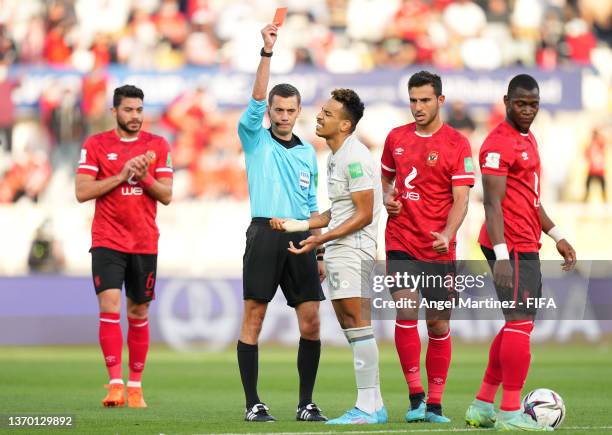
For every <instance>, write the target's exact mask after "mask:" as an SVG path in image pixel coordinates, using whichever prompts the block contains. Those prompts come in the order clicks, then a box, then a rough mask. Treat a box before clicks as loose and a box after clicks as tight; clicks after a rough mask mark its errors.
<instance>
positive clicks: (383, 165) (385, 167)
mask: <svg viewBox="0 0 612 435" xmlns="http://www.w3.org/2000/svg"><path fill="white" fill-rule="evenodd" d="M380 165H381V166H382V167H383V168H384V169H385V170H387V171H389V172H395V169H391V168H390V167H388V166H385V164H384V163H381V164H380Z"/></svg>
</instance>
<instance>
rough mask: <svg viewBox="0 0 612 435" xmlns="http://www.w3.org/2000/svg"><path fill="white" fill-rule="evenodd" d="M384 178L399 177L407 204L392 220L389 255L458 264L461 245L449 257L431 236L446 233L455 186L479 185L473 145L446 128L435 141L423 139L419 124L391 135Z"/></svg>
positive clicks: (452, 246)
mask: <svg viewBox="0 0 612 435" xmlns="http://www.w3.org/2000/svg"><path fill="white" fill-rule="evenodd" d="M381 163H382V169H381V170H382V173H383V174H384V175H385V176H388V177H393V176H395V187H396V188H397V190H398V192H399V199H400V201H401V202H402V211H401V212H400V214H399V215H398V216H395V217H389V219H388V220H387V228H386V231H385V244H386V250H387V251H396V250H398V251H404V252H407V253H408V254H410V255H411V256H413V257H415V258H417V259H419V260H454V259H455V248H456V245H457V242H456V240H455V238H453V240H451V241H450V243H449V251H448V253H446V254H438V253H437V252H436V251H434V250H433V248H432V244H433V242H434V239H433V237H432V235H431V234H430V231H436V232H441V231H443V230H444V228H445V227H446V221H447V219H448V213H449V211H450V209H451V207H452V205H453V186H473V185H474V179H475V178H474V165H473V163H472V152H471V149H470V144H469V142H468V140H467V139H466V138H465V136H463V135H462V134H461V133H459V132H458V131H457V130H455V129H454V128H452V127H450V126H448V125H446V124H443V125H442V127H441V128H440V129H439V130H438V131H437V132H435V133H434V134H433V135H430V136H423V135H420V134H419V133H417V131H416V124H415V123H412V124H407V125H403V126H401V127H397V128H394V129H393V130H391V132H390V133H389V135H388V136H387V140H386V141H385V148H384V150H383V154H382V159H381Z"/></svg>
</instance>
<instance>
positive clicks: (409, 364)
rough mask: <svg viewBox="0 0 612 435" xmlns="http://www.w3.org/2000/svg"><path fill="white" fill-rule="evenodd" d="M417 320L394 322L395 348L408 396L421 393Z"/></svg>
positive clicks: (419, 343)
mask: <svg viewBox="0 0 612 435" xmlns="http://www.w3.org/2000/svg"><path fill="white" fill-rule="evenodd" d="M417 324H418V321H417V320H396V321H395V348H396V349H397V355H398V356H399V360H400V364H401V365H402V371H403V372H404V377H405V378H406V383H407V384H408V391H409V392H410V395H413V394H418V393H422V392H423V384H422V383H421V339H420V338H419V331H418V329H417Z"/></svg>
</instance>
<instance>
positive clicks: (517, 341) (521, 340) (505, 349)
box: [476, 320, 533, 411]
mask: <svg viewBox="0 0 612 435" xmlns="http://www.w3.org/2000/svg"><path fill="white" fill-rule="evenodd" d="M532 330H533V321H531V320H516V321H512V322H506V324H505V325H504V327H503V328H502V329H501V330H500V331H499V333H498V334H497V336H496V337H495V339H494V340H493V343H491V349H490V350H489V363H488V365H487V371H486V372H485V376H484V379H483V381H482V385H481V386H480V391H479V392H478V395H477V396H476V398H477V399H478V400H482V401H483V402H489V403H493V402H495V394H496V393H497V389H498V388H499V384H500V383H502V384H503V394H502V401H501V406H500V409H501V410H502V411H516V410H517V409H520V408H521V389H522V388H523V385H524V384H525V380H526V379H527V373H528V372H529V363H530V362H531V351H530V339H531V331H532Z"/></svg>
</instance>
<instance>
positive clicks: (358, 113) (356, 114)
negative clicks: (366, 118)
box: [331, 89, 365, 133]
mask: <svg viewBox="0 0 612 435" xmlns="http://www.w3.org/2000/svg"><path fill="white" fill-rule="evenodd" d="M331 96H332V98H333V99H334V100H336V101H337V102H339V103H341V104H342V107H343V109H344V113H346V115H347V117H348V119H349V121H351V133H352V132H354V131H355V128H356V127H357V123H358V122H359V120H360V119H361V117H362V116H363V110H364V109H365V106H364V105H363V102H362V101H361V99H360V98H359V95H357V93H356V92H355V91H354V90H352V89H334V90H333V91H332V93H331Z"/></svg>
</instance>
